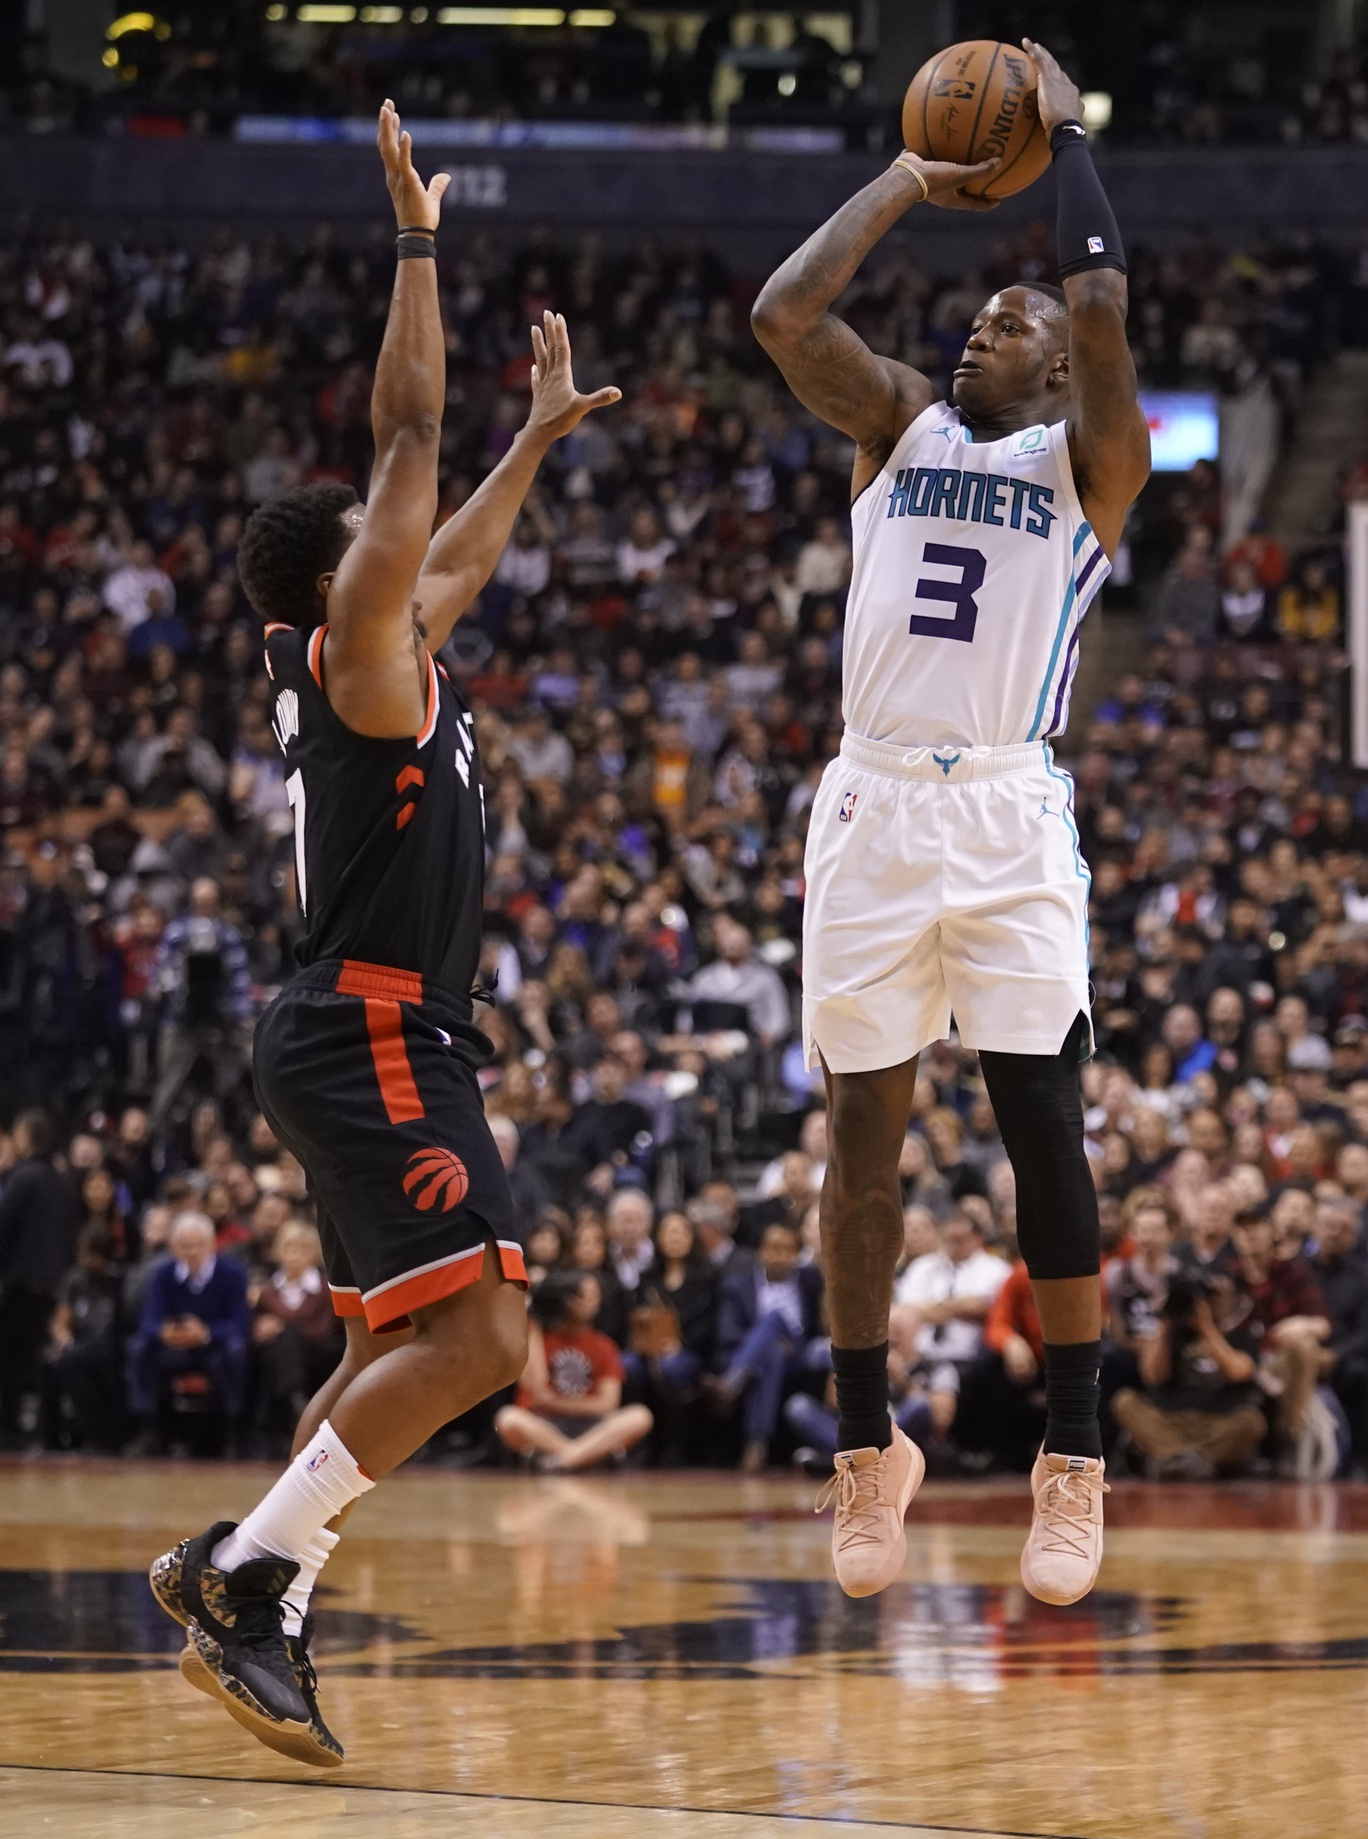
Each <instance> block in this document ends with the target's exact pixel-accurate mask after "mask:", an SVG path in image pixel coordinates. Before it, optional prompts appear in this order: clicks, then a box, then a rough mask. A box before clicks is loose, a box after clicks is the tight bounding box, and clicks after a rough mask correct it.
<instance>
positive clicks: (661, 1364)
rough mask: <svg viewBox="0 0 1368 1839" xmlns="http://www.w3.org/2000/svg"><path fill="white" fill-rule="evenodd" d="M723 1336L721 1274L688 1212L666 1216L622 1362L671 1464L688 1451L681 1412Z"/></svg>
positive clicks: (639, 1292) (640, 1291) (657, 1232)
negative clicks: (720, 1329)
mask: <svg viewBox="0 0 1368 1839" xmlns="http://www.w3.org/2000/svg"><path fill="white" fill-rule="evenodd" d="M716 1334H717V1275H716V1272H715V1271H714V1270H713V1267H712V1265H711V1264H710V1262H709V1261H708V1258H707V1256H706V1254H705V1253H704V1251H703V1248H702V1247H701V1246H700V1245H699V1244H698V1242H697V1240H696V1238H695V1236H694V1229H693V1226H692V1224H691V1222H690V1220H689V1218H688V1215H687V1214H684V1213H680V1212H677V1211H676V1212H671V1213H667V1214H665V1215H664V1216H663V1217H662V1219H661V1220H660V1221H659V1223H658V1225H657V1226H656V1230H655V1256H654V1258H653V1259H652V1261H651V1263H650V1264H649V1265H648V1266H647V1267H646V1270H645V1272H644V1273H643V1274H642V1277H641V1281H640V1283H639V1285H638V1286H637V1290H636V1297H635V1304H634V1307H633V1309H632V1312H631V1318H630V1323H629V1338H630V1343H631V1345H630V1347H629V1349H628V1351H627V1352H626V1353H624V1355H623V1357H622V1364H623V1370H624V1373H625V1374H626V1377H627V1380H628V1384H629V1386H630V1388H631V1390H632V1391H633V1392H634V1393H635V1394H636V1396H638V1397H641V1398H644V1399H645V1400H646V1402H647V1403H648V1404H649V1405H650V1406H651V1409H652V1414H653V1416H654V1418H655V1421H656V1423H657V1424H658V1425H659V1426H660V1429H661V1435H662V1447H663V1454H664V1456H665V1459H667V1460H668V1458H669V1457H670V1456H671V1455H673V1456H674V1458H675V1459H676V1460H678V1459H679V1457H680V1455H681V1454H682V1452H683V1450H684V1447H685V1436H686V1425H685V1420H684V1411H683V1407H684V1405H685V1403H686V1402H687V1401H688V1400H690V1399H691V1398H692V1397H693V1396H694V1395H695V1394H696V1392H697V1387H698V1382H699V1380H700V1378H701V1377H702V1375H703V1373H704V1372H706V1371H707V1370H708V1369H709V1368H710V1366H711V1364H712V1358H713V1343H714V1340H715V1338H716Z"/></svg>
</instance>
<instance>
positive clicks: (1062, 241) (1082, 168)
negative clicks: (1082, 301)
mask: <svg viewBox="0 0 1368 1839" xmlns="http://www.w3.org/2000/svg"><path fill="white" fill-rule="evenodd" d="M1050 152H1051V153H1052V155H1053V156H1054V175H1055V202H1056V207H1057V214H1056V220H1055V247H1056V249H1057V250H1058V252H1059V272H1060V274H1061V275H1062V276H1064V277H1065V278H1067V277H1068V276H1069V275H1079V274H1082V273H1083V271H1084V269H1087V268H1117V269H1119V270H1120V271H1121V273H1122V274H1125V272H1126V256H1125V251H1124V250H1123V249H1122V247H1121V232H1120V230H1119V229H1118V228H1117V225H1116V217H1115V214H1114V213H1113V211H1112V208H1111V205H1110V204H1108V202H1107V194H1106V193H1105V192H1104V191H1103V189H1102V181H1101V180H1100V179H1099V178H1098V176H1097V168H1096V167H1095V166H1094V165H1093V162H1092V154H1091V153H1090V152H1089V151H1088V138H1087V135H1086V134H1085V133H1084V132H1083V125H1082V123H1081V122H1077V121H1061V122H1060V123H1059V124H1058V125H1057V127H1056V128H1055V130H1054V132H1053V133H1052V134H1051V136H1050Z"/></svg>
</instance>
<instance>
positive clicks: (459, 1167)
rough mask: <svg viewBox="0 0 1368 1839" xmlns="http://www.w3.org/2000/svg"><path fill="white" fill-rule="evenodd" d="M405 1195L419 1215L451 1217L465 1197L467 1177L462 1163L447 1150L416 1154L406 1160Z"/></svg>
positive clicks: (433, 1150)
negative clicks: (431, 1214) (441, 1214)
mask: <svg viewBox="0 0 1368 1839" xmlns="http://www.w3.org/2000/svg"><path fill="white" fill-rule="evenodd" d="M408 1170H409V1172H408V1174H407V1175H405V1177H404V1192H405V1194H407V1195H408V1197H409V1200H410V1201H411V1203H412V1204H413V1205H414V1206H415V1207H416V1208H417V1209H418V1211H419V1212H420V1213H431V1212H432V1210H433V1209H434V1208H436V1209H437V1211H438V1212H439V1213H450V1212H451V1209H452V1208H453V1207H459V1206H460V1204H461V1202H462V1201H463V1200H464V1199H465V1197H466V1190H467V1189H468V1188H469V1186H470V1177H469V1176H468V1175H467V1174H466V1166H465V1163H464V1162H462V1160H461V1158H460V1157H459V1156H458V1155H456V1154H454V1152H453V1151H451V1150H449V1149H420V1150H415V1152H414V1153H413V1155H411V1156H410V1157H409V1159H408Z"/></svg>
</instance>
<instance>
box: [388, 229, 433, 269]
mask: <svg viewBox="0 0 1368 1839" xmlns="http://www.w3.org/2000/svg"><path fill="white" fill-rule="evenodd" d="M394 252H395V255H396V257H397V258H398V260H399V261H401V262H407V261H410V260H411V259H412V258H413V257H414V256H425V255H426V256H430V257H431V258H432V260H433V261H434V262H435V261H436V260H437V241H436V238H435V237H431V236H417V235H415V234H414V232H413V231H412V230H401V231H400V232H399V234H398V236H396V237H395V239H394Z"/></svg>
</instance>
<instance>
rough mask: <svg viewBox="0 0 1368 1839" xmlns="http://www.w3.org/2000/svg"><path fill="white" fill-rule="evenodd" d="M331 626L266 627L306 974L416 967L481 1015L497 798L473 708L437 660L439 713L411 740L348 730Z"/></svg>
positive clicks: (431, 677)
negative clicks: (487, 793) (473, 998)
mask: <svg viewBox="0 0 1368 1839" xmlns="http://www.w3.org/2000/svg"><path fill="white" fill-rule="evenodd" d="M326 632H327V627H326V626H316V627H314V628H313V629H312V630H310V631H303V630H300V629H298V628H296V627H293V626H280V625H271V626H268V627H267V628H266V669H267V671H268V673H269V675H270V678H271V696H272V702H271V721H272V725H273V726H274V728H275V734H276V740H277V741H278V742H279V743H280V748H281V751H282V753H283V754H284V756H285V775H286V776H285V789H286V791H287V792H288V793H289V798H290V804H291V806H292V808H293V810H294V826H295V877H296V880H297V883H298V896H299V906H300V911H301V913H302V914H303V916H304V924H305V928H306V930H305V935H304V938H303V940H302V941H301V942H300V944H299V946H298V948H297V953H296V955H297V957H298V959H299V962H300V964H301V965H311V964H315V963H318V962H319V961H320V960H321V959H353V960H360V961H362V962H364V963H367V964H374V965H389V966H393V967H394V968H395V969H397V970H403V971H414V972H416V973H417V974H418V975H419V976H421V977H422V979H423V985H424V989H425V990H427V991H429V992H430V993H431V994H432V995H437V994H438V993H439V992H440V993H444V994H446V995H447V996H448V997H451V998H455V999H457V1001H458V1003H459V1004H460V1005H461V1007H462V1008H463V1009H464V1011H465V1013H467V1014H468V1013H469V1001H468V997H469V992H470V990H471V987H472V985H473V984H474V981H475V974H476V971H477V969H478V967H479V958H480V935H481V913H482V905H483V898H484V796H483V789H482V787H481V784H480V767H479V760H478V757H477V755H476V751H475V724H474V719H473V717H472V716H471V714H470V711H469V709H468V708H467V707H466V706H465V703H464V702H463V701H462V699H461V697H460V696H458V695H457V693H456V691H455V689H454V688H453V687H452V685H451V683H450V682H449V681H448V679H447V677H446V675H445V673H444V672H440V671H439V670H438V668H437V666H436V665H435V664H434V663H433V661H432V659H431V658H429V659H428V699H427V715H426V719H425V720H424V723H423V727H422V731H421V732H420V733H419V734H417V735H414V736H411V737H409V738H407V739H403V740H393V741H390V740H374V739H371V738H370V737H369V736H367V735H363V734H357V733H355V732H354V731H353V730H352V729H350V728H348V727H347V725H346V724H345V722H343V721H342V719H341V718H340V717H339V716H338V715H337V714H336V712H335V711H334V709H333V707H332V705H331V704H330V703H329V701H328V698H327V695H326V693H325V691H324V688H323V671H324V668H325V657H324V636H325V634H326Z"/></svg>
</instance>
